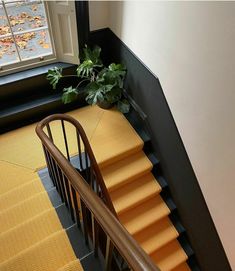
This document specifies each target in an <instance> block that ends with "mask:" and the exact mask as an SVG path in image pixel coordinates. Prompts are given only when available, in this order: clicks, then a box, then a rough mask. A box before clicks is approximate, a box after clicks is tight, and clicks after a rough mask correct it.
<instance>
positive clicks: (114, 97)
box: [105, 87, 122, 103]
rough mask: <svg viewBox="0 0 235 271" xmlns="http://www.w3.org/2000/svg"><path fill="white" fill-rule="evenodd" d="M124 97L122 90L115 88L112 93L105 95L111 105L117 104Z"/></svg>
mask: <svg viewBox="0 0 235 271" xmlns="http://www.w3.org/2000/svg"><path fill="white" fill-rule="evenodd" d="M121 97H122V89H120V88H118V87H114V88H113V89H112V90H111V91H109V92H107V93H105V99H106V100H107V101H108V102H109V103H115V102H117V101H118V100H120V99H121Z"/></svg>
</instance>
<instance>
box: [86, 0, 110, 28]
mask: <svg viewBox="0 0 235 271" xmlns="http://www.w3.org/2000/svg"><path fill="white" fill-rule="evenodd" d="M89 15H90V30H91V31H92V30H96V29H101V28H105V27H108V26H109V2H108V1H89Z"/></svg>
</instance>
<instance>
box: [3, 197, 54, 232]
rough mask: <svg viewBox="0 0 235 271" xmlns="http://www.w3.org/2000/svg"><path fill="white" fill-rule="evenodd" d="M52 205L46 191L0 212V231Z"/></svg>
mask: <svg viewBox="0 0 235 271" xmlns="http://www.w3.org/2000/svg"><path fill="white" fill-rule="evenodd" d="M51 207H52V204H51V202H50V200H49V198H48V195H47V192H41V193H38V194H37V195H35V196H33V197H31V198H29V199H27V200H24V201H22V202H21V203H19V204H17V205H14V206H13V207H11V208H9V209H7V210H4V211H1V212H0V221H4V223H0V232H1V233H2V232H4V231H7V230H9V229H10V228H12V227H15V226H16V225H18V224H20V223H23V222H25V221H27V220H29V219H30V218H32V217H34V216H36V215H38V214H39V213H42V212H43V211H45V210H47V209H49V208H51Z"/></svg>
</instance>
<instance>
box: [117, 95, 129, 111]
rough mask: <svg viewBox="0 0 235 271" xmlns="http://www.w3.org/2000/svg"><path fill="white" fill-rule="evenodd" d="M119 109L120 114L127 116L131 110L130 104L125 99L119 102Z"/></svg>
mask: <svg viewBox="0 0 235 271" xmlns="http://www.w3.org/2000/svg"><path fill="white" fill-rule="evenodd" d="M117 108H118V110H119V111H120V112H122V113H123V114H126V113H128V112H129V110H130V104H129V102H128V101H127V100H126V99H123V100H120V101H118V103H117Z"/></svg>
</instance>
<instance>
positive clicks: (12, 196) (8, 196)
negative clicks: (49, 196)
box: [0, 180, 45, 210]
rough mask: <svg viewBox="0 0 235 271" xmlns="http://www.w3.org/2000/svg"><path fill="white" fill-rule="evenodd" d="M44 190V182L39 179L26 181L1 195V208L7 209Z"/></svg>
mask: <svg viewBox="0 0 235 271" xmlns="http://www.w3.org/2000/svg"><path fill="white" fill-rule="evenodd" d="M42 191H45V190H44V188H43V185H42V183H41V182H40V181H39V180H34V181H31V182H27V183H24V184H22V185H20V186H18V187H16V188H15V189H12V190H10V191H8V192H7V193H4V194H3V195H0V210H4V209H5V210H6V209H8V208H10V207H12V206H13V205H15V204H17V203H20V202H21V201H24V200H25V199H27V198H30V197H32V195H36V194H38V193H40V192H42Z"/></svg>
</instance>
